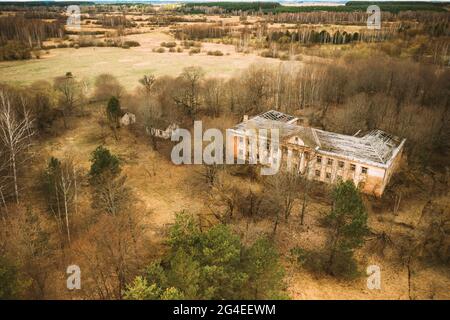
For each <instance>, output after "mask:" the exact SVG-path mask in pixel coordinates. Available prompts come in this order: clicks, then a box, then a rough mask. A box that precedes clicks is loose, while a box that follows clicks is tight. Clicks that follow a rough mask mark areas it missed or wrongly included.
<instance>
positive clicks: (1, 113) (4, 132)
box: [0, 91, 34, 203]
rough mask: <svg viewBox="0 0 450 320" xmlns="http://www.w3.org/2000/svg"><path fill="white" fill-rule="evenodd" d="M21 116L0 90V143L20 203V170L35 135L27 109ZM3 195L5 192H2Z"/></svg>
mask: <svg viewBox="0 0 450 320" xmlns="http://www.w3.org/2000/svg"><path fill="white" fill-rule="evenodd" d="M23 113H24V116H23V118H20V117H19V115H18V113H17V110H16V109H15V108H13V106H12V105H11V99H10V98H9V96H8V94H7V93H6V92H4V91H1V92H0V143H1V144H2V148H3V150H4V152H5V154H6V158H7V159H8V160H9V167H10V175H11V177H12V180H13V188H14V191H13V194H14V197H15V200H16V202H17V203H19V181H18V171H19V169H20V167H21V165H23V162H24V161H26V160H27V159H28V158H27V157H26V156H25V153H26V152H27V151H28V150H29V147H30V144H31V140H30V138H31V136H33V134H34V131H33V127H32V125H33V121H34V120H33V119H32V118H31V116H30V114H29V112H28V110H27V109H24V110H23ZM2 195H3V192H2Z"/></svg>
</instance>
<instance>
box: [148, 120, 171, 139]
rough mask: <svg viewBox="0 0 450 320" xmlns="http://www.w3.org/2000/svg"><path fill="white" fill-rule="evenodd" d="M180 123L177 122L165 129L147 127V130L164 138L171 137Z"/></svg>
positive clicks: (155, 135)
mask: <svg viewBox="0 0 450 320" xmlns="http://www.w3.org/2000/svg"><path fill="white" fill-rule="evenodd" d="M178 128H179V127H178V125H177V124H176V123H172V124H170V125H169V126H168V127H167V128H166V129H165V130H162V129H158V128H150V129H149V128H146V131H147V133H148V134H150V135H152V136H154V137H157V138H162V139H166V140H167V139H170V137H171V136H172V132H173V131H174V130H176V129H178Z"/></svg>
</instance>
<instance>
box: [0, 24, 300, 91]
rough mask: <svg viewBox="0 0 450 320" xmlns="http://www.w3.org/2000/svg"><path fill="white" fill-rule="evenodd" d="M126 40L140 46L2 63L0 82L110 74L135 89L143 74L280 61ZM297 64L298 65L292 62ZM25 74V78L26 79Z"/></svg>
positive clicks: (216, 72)
mask: <svg viewBox="0 0 450 320" xmlns="http://www.w3.org/2000/svg"><path fill="white" fill-rule="evenodd" d="M126 39H127V40H128V39H129V40H137V41H139V42H140V44H141V46H140V47H134V48H130V49H122V48H110V47H106V48H100V47H89V48H79V49H74V48H63V49H53V50H51V51H50V52H49V54H46V55H43V57H42V58H41V59H32V60H26V61H8V62H0V79H1V80H7V81H8V82H9V83H13V84H18V85H27V84H31V83H33V82H34V81H36V80H50V81H51V80H52V79H53V78H54V77H56V76H60V75H64V74H65V73H66V72H72V74H73V75H74V76H76V77H77V78H79V79H87V80H93V79H94V78H95V77H96V76H97V75H99V74H102V73H110V74H112V75H114V76H115V77H117V78H118V79H119V81H120V82H121V83H122V84H123V85H124V86H125V87H126V88H127V89H133V88H134V87H135V86H136V85H137V83H138V79H139V78H141V77H142V76H143V75H144V74H148V73H153V74H155V75H158V76H160V75H171V76H177V75H179V74H180V72H181V71H182V70H183V68H185V67H188V66H201V67H202V68H203V69H204V70H205V72H206V76H216V77H228V76H231V75H232V74H234V73H236V72H239V70H243V69H246V68H247V67H248V66H250V65H251V64H262V63H268V64H278V63H280V61H279V60H276V59H267V58H262V57H260V56H257V55H255V54H243V53H236V52H235V50H234V47H233V46H232V45H224V44H213V43H204V44H203V47H202V52H201V53H199V54H194V55H189V50H186V49H185V50H184V51H183V52H181V53H176V52H174V53H171V52H168V51H167V50H166V52H164V53H157V52H152V49H153V48H158V47H159V44H160V43H161V42H163V41H174V39H173V37H171V36H170V35H168V34H165V33H162V32H153V33H148V34H139V35H132V36H128V37H127V38H126ZM210 50H221V51H222V52H223V53H224V55H223V56H209V55H207V54H206V52H207V51H210ZM293 63H298V62H293ZM24 75H26V76H24Z"/></svg>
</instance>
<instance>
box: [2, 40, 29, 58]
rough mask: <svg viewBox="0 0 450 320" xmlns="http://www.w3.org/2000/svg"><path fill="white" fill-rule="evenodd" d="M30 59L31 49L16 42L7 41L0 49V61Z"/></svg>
mask: <svg viewBox="0 0 450 320" xmlns="http://www.w3.org/2000/svg"><path fill="white" fill-rule="evenodd" d="M22 59H31V49H30V48H29V47H28V46H26V45H25V44H23V43H21V42H18V41H8V42H7V43H6V44H5V45H4V46H2V47H0V61H2V60H22Z"/></svg>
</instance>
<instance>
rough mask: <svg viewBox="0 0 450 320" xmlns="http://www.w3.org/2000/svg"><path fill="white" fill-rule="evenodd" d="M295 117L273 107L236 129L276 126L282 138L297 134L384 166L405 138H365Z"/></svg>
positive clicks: (313, 144)
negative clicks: (305, 124) (304, 122)
mask: <svg viewBox="0 0 450 320" xmlns="http://www.w3.org/2000/svg"><path fill="white" fill-rule="evenodd" d="M296 120H297V118H295V117H293V116H290V115H287V114H284V113H281V112H279V111H275V110H270V111H267V112H264V113H262V114H260V115H257V116H255V117H253V118H251V119H249V120H247V121H244V122H241V123H239V124H238V125H236V126H235V127H234V130H238V131H245V130H248V129H275V128H276V129H279V133H280V138H281V139H282V140H283V141H286V140H287V139H288V138H290V137H293V136H298V137H300V138H301V139H302V140H303V141H304V142H305V144H306V145H307V146H308V147H310V148H312V149H315V150H316V151H317V152H319V153H323V154H328V155H333V156H337V157H342V158H346V159H348V160H354V161H360V162H364V163H367V164H371V165H374V166H382V167H387V166H388V165H389V163H390V161H391V160H392V159H393V158H394V157H395V155H396V154H397V153H398V151H399V150H400V149H401V147H402V146H403V144H404V142H405V139H400V138H399V137H397V136H394V135H391V134H388V133H386V132H384V131H381V130H372V131H370V132H369V133H367V134H366V135H364V136H362V137H356V136H350V135H345V134H339V133H334V132H328V131H324V130H319V129H315V128H311V127H303V126H299V125H297V124H296Z"/></svg>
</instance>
